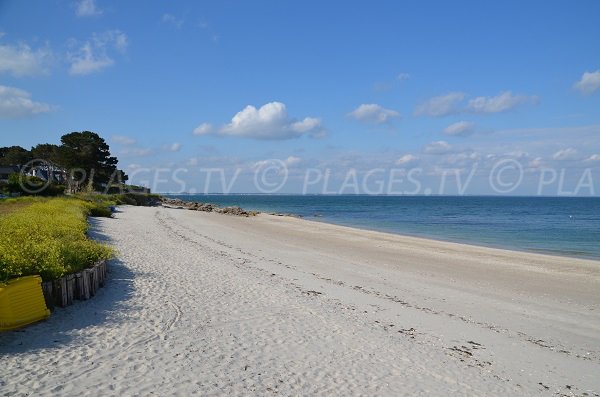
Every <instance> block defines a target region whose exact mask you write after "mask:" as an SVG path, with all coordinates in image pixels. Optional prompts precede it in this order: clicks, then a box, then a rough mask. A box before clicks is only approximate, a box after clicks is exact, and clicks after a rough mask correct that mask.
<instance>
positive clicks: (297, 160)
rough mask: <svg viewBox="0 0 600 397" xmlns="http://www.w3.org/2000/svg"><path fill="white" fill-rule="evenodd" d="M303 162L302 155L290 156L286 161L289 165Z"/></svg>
mask: <svg viewBox="0 0 600 397" xmlns="http://www.w3.org/2000/svg"><path fill="white" fill-rule="evenodd" d="M301 162H302V159H301V158H300V157H296V156H290V157H288V158H287V159H286V160H285V161H284V163H285V165H287V166H288V167H293V166H296V165H298V164H300V163H301Z"/></svg>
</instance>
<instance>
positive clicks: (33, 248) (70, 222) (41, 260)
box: [0, 197, 113, 281]
mask: <svg viewBox="0 0 600 397" xmlns="http://www.w3.org/2000/svg"><path fill="white" fill-rule="evenodd" d="M0 206H2V207H4V206H6V207H5V209H6V208H9V210H8V211H6V210H5V211H4V214H3V215H2V216H0V281H2V280H4V281H6V280H8V279H10V278H13V277H19V276H26V275H33V274H39V275H41V276H42V278H43V279H44V280H46V281H47V280H53V279H56V278H59V277H61V276H63V275H64V274H68V273H74V272H77V271H80V270H82V269H85V268H87V267H90V266H92V265H93V264H94V263H95V262H97V261H98V260H101V259H108V258H110V257H111V256H112V254H113V252H112V250H111V249H110V248H109V247H107V246H104V245H102V244H99V243H97V242H95V241H92V240H89V239H88V238H87V236H86V232H87V230H88V223H87V216H88V215H89V214H90V212H91V211H93V210H92V209H93V208H96V207H104V208H106V206H103V205H100V206H99V205H98V204H94V203H89V202H86V201H83V200H80V199H77V198H66V197H63V198H48V199H44V198H20V199H16V200H14V201H13V202H8V203H2V204H0Z"/></svg>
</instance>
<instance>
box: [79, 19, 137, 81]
mask: <svg viewBox="0 0 600 397" xmlns="http://www.w3.org/2000/svg"><path fill="white" fill-rule="evenodd" d="M71 44H72V46H77V43H76V42H75V41H73V42H72V43H71ZM128 44H129V42H128V39H127V35H126V34H125V33H123V32H121V31H119V30H108V31H106V32H103V33H100V34H96V33H94V34H93V35H92V38H91V40H88V41H85V42H84V43H82V44H81V45H79V48H78V49H77V50H76V51H75V52H74V53H69V54H68V59H69V61H70V62H71V66H70V68H69V73H70V74H72V75H86V74H91V73H95V72H99V71H101V70H103V69H106V68H108V67H110V66H113V65H114V64H115V61H114V59H112V58H111V56H110V55H109V53H110V52H111V50H116V51H118V52H120V53H125V51H126V50H127V46H128Z"/></svg>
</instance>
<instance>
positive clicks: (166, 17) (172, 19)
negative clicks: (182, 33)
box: [161, 14, 183, 29]
mask: <svg viewBox="0 0 600 397" xmlns="http://www.w3.org/2000/svg"><path fill="white" fill-rule="evenodd" d="M161 20H162V22H163V23H170V24H173V25H174V26H175V27H176V28H177V29H181V27H182V26H183V19H179V18H177V17H176V16H175V15H173V14H163V16H162V19H161Z"/></svg>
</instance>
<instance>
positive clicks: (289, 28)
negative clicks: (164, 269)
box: [0, 0, 600, 195]
mask: <svg viewBox="0 0 600 397" xmlns="http://www.w3.org/2000/svg"><path fill="white" fill-rule="evenodd" d="M598 15H600V3H599V2H597V1H577V2H567V1H529V2H516V1H515V2H511V1H505V2H496V3H489V2H486V3H484V2H476V1H463V2H445V1H439V2H433V1H419V2H416V1H414V2H395V1H378V2H358V1H356V2H341V1H332V2H316V1H302V2H273V1H259V2H256V1H254V2H248V1H237V2H233V1H221V2H201V1H189V2H184V1H178V2H154V1H152V2H140V1H129V2H122V1H102V0H95V1H92V0H83V1H79V0H78V1H74V0H73V1H71V0H54V1H52V0H51V1H43V2H42V1H39V2H33V1H10V0H9V1H6V0H4V1H0V32H1V33H0V36H1V37H0V137H1V142H0V144H1V145H3V146H8V145H21V146H25V147H29V146H32V145H35V144H37V143H40V142H51V143H58V141H59V138H60V136H61V135H63V134H64V133H67V132H71V131H82V130H91V131H95V132H98V133H99V134H100V135H101V136H103V137H105V138H106V140H107V141H108V142H109V144H110V145H111V149H112V151H113V153H114V154H116V155H117V156H118V157H119V159H120V166H121V167H123V168H124V169H125V170H126V171H127V172H128V173H129V174H130V175H131V176H132V182H137V183H145V184H148V185H151V187H153V188H155V190H159V191H178V190H181V189H182V183H181V182H178V181H177V180H176V179H175V178H173V172H174V170H177V169H180V168H185V171H181V172H179V173H178V174H177V175H178V179H179V180H183V182H184V183H183V185H185V189H184V190H186V191H204V190H205V188H206V189H208V190H209V191H220V190H223V189H221V186H220V183H216V184H215V181H214V178H213V181H211V182H210V183H208V184H207V181H206V175H207V172H206V171H205V170H206V169H208V168H211V169H212V168H222V169H223V170H224V171H223V175H225V176H226V181H227V182H231V181H232V180H233V179H232V178H233V177H234V176H235V175H236V173H238V174H239V176H238V178H237V179H236V180H235V181H234V183H233V185H232V186H233V187H232V189H231V191H237V192H253V191H257V187H256V183H255V179H256V178H257V175H258V176H259V177H263V176H264V177H265V178H267V180H271V181H272V182H273V183H274V184H275V182H276V181H277V180H278V179H277V178H280V179H281V177H282V175H283V171H281V170H280V171H274V169H270V170H269V172H270V173H269V172H267V173H266V174H264V175H263V174H262V173H263V172H266V171H265V166H266V165H268V164H275V165H277V166H278V167H283V166H285V167H286V168H287V173H286V174H285V175H287V179H286V183H285V184H284V186H282V187H281V189H280V190H278V192H301V191H308V192H315V193H318V192H320V191H322V190H323V183H322V182H323V181H320V182H318V183H316V182H315V183H313V184H309V185H310V186H309V188H308V190H307V189H306V188H307V186H306V182H307V180H306V178H307V172H309V173H310V172H313V175H316V174H317V173H318V172H321V173H322V174H323V175H325V174H327V173H330V174H331V181H334V182H332V183H331V186H334V187H333V188H330V189H329V190H328V191H335V192H343V193H355V192H356V191H355V188H354V187H353V186H352V183H353V181H354V179H353V178H354V177H353V176H348V175H349V173H350V174H351V173H352V170H355V172H356V175H357V180H358V181H359V183H358V184H359V185H361V186H360V187H361V189H359V190H360V191H358V192H359V193H362V192H364V189H362V188H364V187H365V186H370V185H371V184H373V183H375V184H376V179H377V177H375V178H371V179H370V180H369V181H366V182H365V184H364V186H363V183H362V182H363V180H364V178H365V175H366V174H367V173H368V172H369V171H371V170H374V169H383V170H384V171H383V172H379V171H377V172H374V173H371V174H370V175H371V176H373V175H379V176H380V177H381V179H382V180H385V181H386V183H389V176H390V175H389V174H390V172H391V170H392V169H396V168H402V169H405V171H398V174H397V175H400V177H402V176H404V181H405V182H406V178H407V173H408V170H409V169H411V168H418V169H420V170H421V171H419V172H418V179H419V182H420V187H419V190H418V191H417V193H419V194H428V193H438V192H440V193H447V194H454V193H457V192H459V190H460V188H461V186H462V185H464V182H465V181H466V180H469V184H470V185H469V187H468V189H467V190H466V193H470V194H479V193H485V194H487V193H491V194H496V193H500V194H536V193H540V194H565V192H566V193H576V194H580V195H598V194H600V139H599V138H600V111H599V110H598V109H600V51H599V48H600V24H599V23H598ZM275 160H277V161H275ZM509 160H510V161H512V160H514V161H516V162H518V165H519V166H520V167H521V168H520V169H519V168H518V167H517V166H516V165H515V167H516V168H515V167H513V168H514V169H513V171H514V172H513V173H512V174H511V170H510V169H507V170H506V173H505V174H504V182H506V183H508V182H509V179H510V178H513V179H514V178H516V176H515V175H513V174H514V173H515V172H517V173H521V174H523V178H522V181H520V182H519V185H518V186H517V187H515V188H514V189H513V190H509V189H508V188H506V189H504V190H503V189H499V191H498V189H494V188H493V186H490V178H491V176H490V175H491V173H493V170H494V169H495V168H494V167H495V166H497V164H498V162H502V161H505V162H506V161H509ZM510 164H512V163H510ZM515 164H516V163H515ZM267 168H268V167H267ZM157 169H159V170H164V169H169V170H171V171H168V172H165V173H164V175H168V176H167V177H166V178H165V179H167V180H166V181H164V182H158V183H157V182H156V178H157V177H156V170H157ZM308 170H313V171H308ZM314 170H319V171H314ZM495 170H496V171H498V168H497V167H496V169H495ZM586 170H589V171H586ZM258 171H260V172H261V174H257V172H258ZM161 172H162V171H161ZM561 173H562V174H564V175H565V176H564V178H563V179H564V180H565V181H566V182H564V183H563V185H564V186H562V187H561V186H559V184H560V183H561V182H560V175H561ZM161 175H162V174H161ZM215 175H216V174H215ZM414 175H417V174H414ZM414 175H413V176H414ZM444 175H446V176H448V175H450V176H451V178H450V179H447V180H446V182H448V181H450V180H452V181H453V182H452V183H446V185H445V186H444V189H440V185H441V184H442V183H444V182H442V179H441V178H443V176H444ZM469 176H472V178H471V179H469ZM553 176H554V179H553V178H552V177H553ZM269 178H270V179H269ZM457 178H458V179H457ZM494 178H496V176H494ZM159 179H161V178H159ZM259 179H260V178H259ZM515 180H516V179H515ZM344 181H346V182H348V183H349V184H347V185H346V187H348V189H346V190H340V189H341V187H343V184H344ZM456 181H459V183H458V185H457V183H456ZM551 181H552V182H551ZM590 181H591V182H590ZM513 182H514V181H513ZM580 182H582V183H583V185H581V186H579V189H578V191H575V189H576V187H577V185H578V184H580ZM461 183H462V185H461ZM540 183H542V184H541V185H540ZM590 184H591V187H590ZM449 186H450V187H449ZM413 188H415V189H413ZM540 188H542V189H541V191H540ZM400 190H401V191H400V193H405V192H408V191H409V190H410V192H412V191H416V190H417V189H416V185H415V184H414V183H412V184H409V186H407V189H406V190H405V191H403V190H402V189H400ZM442 190H443V191H442ZM258 191H260V189H258ZM387 192H388V191H384V193H387ZM394 192H396V191H394Z"/></svg>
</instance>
